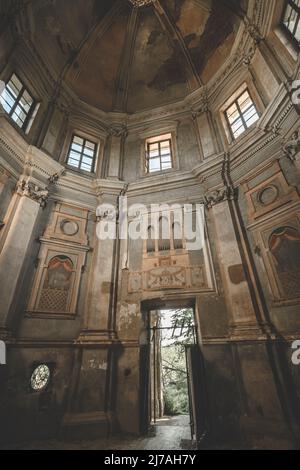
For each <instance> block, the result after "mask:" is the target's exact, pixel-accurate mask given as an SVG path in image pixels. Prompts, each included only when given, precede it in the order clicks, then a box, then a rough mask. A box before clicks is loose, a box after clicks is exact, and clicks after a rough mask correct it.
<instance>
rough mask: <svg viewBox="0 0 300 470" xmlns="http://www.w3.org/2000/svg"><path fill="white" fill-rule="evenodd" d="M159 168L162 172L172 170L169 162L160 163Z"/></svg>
mask: <svg viewBox="0 0 300 470" xmlns="http://www.w3.org/2000/svg"><path fill="white" fill-rule="evenodd" d="M161 167H162V169H163V170H168V169H170V168H172V164H171V162H166V163H162V164H161Z"/></svg>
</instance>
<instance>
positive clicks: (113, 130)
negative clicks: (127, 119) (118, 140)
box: [108, 124, 128, 138]
mask: <svg viewBox="0 0 300 470" xmlns="http://www.w3.org/2000/svg"><path fill="white" fill-rule="evenodd" d="M108 133H109V135H110V136H112V137H124V138H125V137H127V135H128V130H127V127H126V126H123V125H121V124H120V125H118V124H116V125H112V126H111V127H110V128H109V130H108Z"/></svg>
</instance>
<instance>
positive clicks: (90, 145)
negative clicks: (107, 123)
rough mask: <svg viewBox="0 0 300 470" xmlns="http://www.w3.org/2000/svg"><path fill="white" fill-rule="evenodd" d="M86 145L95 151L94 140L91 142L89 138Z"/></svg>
mask: <svg viewBox="0 0 300 470" xmlns="http://www.w3.org/2000/svg"><path fill="white" fill-rule="evenodd" d="M85 146H86V147H87V148H89V149H91V150H93V151H95V147H96V144H93V142H89V141H88V140H87V141H86V143H85Z"/></svg>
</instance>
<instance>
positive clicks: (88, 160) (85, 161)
mask: <svg viewBox="0 0 300 470" xmlns="http://www.w3.org/2000/svg"><path fill="white" fill-rule="evenodd" d="M82 162H83V163H86V164H88V165H92V163H93V159H92V158H90V157H86V156H85V155H84V156H83V157H82Z"/></svg>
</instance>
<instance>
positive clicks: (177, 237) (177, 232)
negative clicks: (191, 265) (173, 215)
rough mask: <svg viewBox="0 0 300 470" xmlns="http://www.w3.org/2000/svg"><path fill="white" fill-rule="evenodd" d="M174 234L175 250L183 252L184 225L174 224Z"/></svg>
mask: <svg viewBox="0 0 300 470" xmlns="http://www.w3.org/2000/svg"><path fill="white" fill-rule="evenodd" d="M172 232H173V241H174V250H182V248H183V241H182V238H183V234H182V225H181V223H180V222H174V223H173V225H172Z"/></svg>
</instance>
